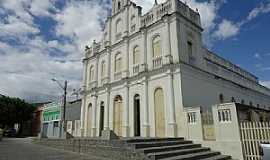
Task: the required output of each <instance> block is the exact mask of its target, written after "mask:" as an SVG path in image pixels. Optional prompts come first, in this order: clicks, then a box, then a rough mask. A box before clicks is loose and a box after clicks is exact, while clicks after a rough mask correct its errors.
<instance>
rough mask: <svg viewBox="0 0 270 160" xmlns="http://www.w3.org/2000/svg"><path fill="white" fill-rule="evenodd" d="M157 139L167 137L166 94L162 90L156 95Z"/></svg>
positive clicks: (159, 89) (157, 90) (158, 90)
mask: <svg viewBox="0 0 270 160" xmlns="http://www.w3.org/2000/svg"><path fill="white" fill-rule="evenodd" d="M154 101H155V127H156V137H165V129H166V128H165V114H164V111H165V108H164V94H163V90H162V89H161V88H158V89H156V91H155V93H154Z"/></svg>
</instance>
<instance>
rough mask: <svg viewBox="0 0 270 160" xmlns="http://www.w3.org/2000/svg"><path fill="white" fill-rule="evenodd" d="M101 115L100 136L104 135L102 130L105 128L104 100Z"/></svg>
mask: <svg viewBox="0 0 270 160" xmlns="http://www.w3.org/2000/svg"><path fill="white" fill-rule="evenodd" d="M99 117H100V118H99V136H102V131H103V130H104V102H101V105H100V115H99Z"/></svg>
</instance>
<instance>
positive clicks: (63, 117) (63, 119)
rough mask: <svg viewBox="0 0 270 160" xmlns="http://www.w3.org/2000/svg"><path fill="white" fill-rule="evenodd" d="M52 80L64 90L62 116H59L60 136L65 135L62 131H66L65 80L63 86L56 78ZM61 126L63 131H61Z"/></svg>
mask: <svg viewBox="0 0 270 160" xmlns="http://www.w3.org/2000/svg"><path fill="white" fill-rule="evenodd" d="M52 81H54V82H56V83H57V84H58V85H59V87H60V88H61V89H63V90H64V102H63V112H62V117H61V121H62V123H61V127H60V137H62V136H65V135H64V134H63V133H66V102H67V83H68V82H67V81H65V83H64V86H63V85H62V84H61V83H60V82H59V81H58V80H57V79H54V78H53V79H52ZM62 128H63V132H62Z"/></svg>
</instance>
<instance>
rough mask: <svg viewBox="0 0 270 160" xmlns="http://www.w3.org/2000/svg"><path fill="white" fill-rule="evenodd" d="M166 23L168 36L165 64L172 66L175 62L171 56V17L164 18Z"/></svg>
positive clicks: (166, 38) (166, 36) (166, 35)
mask: <svg viewBox="0 0 270 160" xmlns="http://www.w3.org/2000/svg"><path fill="white" fill-rule="evenodd" d="M164 23H165V24H166V32H167V34H165V42H166V45H165V64H171V63H172V62H173V59H172V55H171V29H170V21H169V17H164Z"/></svg>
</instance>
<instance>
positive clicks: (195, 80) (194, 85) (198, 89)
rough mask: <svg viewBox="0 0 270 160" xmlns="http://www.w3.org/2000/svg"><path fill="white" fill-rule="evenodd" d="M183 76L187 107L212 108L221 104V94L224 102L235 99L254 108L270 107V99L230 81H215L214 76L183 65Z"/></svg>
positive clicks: (184, 97) (184, 96) (185, 104)
mask: <svg viewBox="0 0 270 160" xmlns="http://www.w3.org/2000/svg"><path fill="white" fill-rule="evenodd" d="M181 75H182V89H183V99H184V106H185V107H198V106H202V107H211V106H212V105H213V104H218V103H220V101H219V95H220V94H223V96H224V102H231V98H232V97H234V98H235V100H236V102H237V103H241V100H242V99H243V100H244V101H245V104H249V102H252V103H253V105H254V106H256V105H257V104H260V106H261V107H263V106H267V107H269V106H270V99H269V97H267V96H265V95H263V94H261V93H258V92H255V91H251V90H247V89H244V88H241V87H239V86H237V85H235V84H233V83H231V82H228V81H224V80H221V79H215V78H214V75H210V74H207V73H205V72H201V71H199V70H196V69H195V68H191V67H190V66H187V65H185V64H182V65H181ZM205 93H207V94H205Z"/></svg>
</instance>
